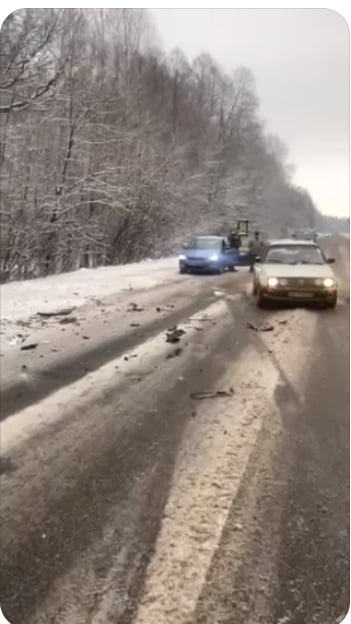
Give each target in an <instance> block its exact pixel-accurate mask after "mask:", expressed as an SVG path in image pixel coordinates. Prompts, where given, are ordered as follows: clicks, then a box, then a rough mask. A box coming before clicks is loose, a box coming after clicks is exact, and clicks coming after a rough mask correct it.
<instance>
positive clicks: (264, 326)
mask: <svg viewBox="0 0 351 624" xmlns="http://www.w3.org/2000/svg"><path fill="white" fill-rule="evenodd" d="M247 326H248V328H249V329H253V330H254V331H257V332H268V331H273V329H274V325H270V324H269V323H261V325H255V323H252V322H251V321H248V322H247Z"/></svg>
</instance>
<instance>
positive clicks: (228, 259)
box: [179, 236, 238, 273]
mask: <svg viewBox="0 0 351 624" xmlns="http://www.w3.org/2000/svg"><path fill="white" fill-rule="evenodd" d="M183 248H184V252H183V253H182V254H181V255H180V256H179V272H180V273H192V272H196V271H198V272H200V271H201V272H211V273H223V271H225V269H229V270H231V271H233V270H234V269H235V266H236V261H237V258H238V250H237V249H233V248H231V247H229V242H228V240H227V239H226V238H225V237H223V236H196V237H195V238H193V239H192V240H191V241H190V243H188V244H187V245H184V247H183Z"/></svg>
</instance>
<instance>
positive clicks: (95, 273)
mask: <svg viewBox="0 0 351 624" xmlns="http://www.w3.org/2000/svg"><path fill="white" fill-rule="evenodd" d="M178 278H179V277H178V273H177V262H176V258H163V259H161V260H144V261H143V262H137V263H133V264H125V265H118V266H110V267H100V268H97V269H80V270H79V271H73V272H71V273H62V274H60V275H50V276H48V277H44V278H38V279H32V280H25V281H20V282H10V283H8V284H2V285H1V286H0V296H1V319H2V321H12V322H15V321H18V320H25V319H28V318H30V317H31V316H32V315H34V314H36V313H37V312H39V311H40V312H53V311H55V310H57V309H59V308H63V307H73V306H74V307H78V306H82V305H85V304H86V303H89V301H91V300H92V299H94V298H103V297H108V296H109V295H113V294H115V293H118V292H120V291H123V290H132V289H133V290H139V289H140V290H144V289H149V288H153V287H154V286H158V285H160V284H163V283H167V282H169V281H172V280H174V281H175V280H177V279H178Z"/></svg>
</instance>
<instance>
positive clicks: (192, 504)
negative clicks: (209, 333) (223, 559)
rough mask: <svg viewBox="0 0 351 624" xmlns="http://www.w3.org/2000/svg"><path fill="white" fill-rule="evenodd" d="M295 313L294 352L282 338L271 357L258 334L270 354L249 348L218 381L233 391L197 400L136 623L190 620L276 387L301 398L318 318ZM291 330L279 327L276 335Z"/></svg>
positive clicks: (185, 622)
mask: <svg viewBox="0 0 351 624" xmlns="http://www.w3.org/2000/svg"><path fill="white" fill-rule="evenodd" d="M293 318H294V321H295V345H294V349H291V345H288V344H287V340H286V339H285V342H282V341H281V340H278V341H277V342H276V345H275V347H274V351H275V359H272V356H270V355H269V353H268V347H269V346H272V345H271V343H270V340H271V339H270V338H267V337H266V336H262V340H263V342H266V344H267V352H266V353H265V354H264V353H263V354H262V353H260V354H259V353H257V352H256V350H254V349H252V348H251V347H250V348H248V349H247V350H246V351H245V353H244V354H243V355H242V357H240V359H239V361H236V362H235V363H234V364H233V367H232V368H231V370H229V371H228V374H227V375H226V377H225V379H224V380H222V382H221V384H222V387H226V385H232V386H233V388H234V389H235V394H234V396H233V397H230V398H226V399H223V400H219V401H218V402H217V403H216V404H215V405H214V403H211V404H210V403H208V404H207V405H201V406H200V407H199V408H198V410H197V415H196V418H195V419H194V421H193V422H192V423H191V424H189V426H188V428H187V430H186V431H185V433H184V446H183V449H182V451H181V452H180V454H179V458H178V462H177V465H176V469H175V476H174V481H173V486H172V489H171V492H170V497H169V500H168V504H167V507H166V510H165V515H164V520H163V523H162V529H161V531H160V534H159V538H158V540H157V544H156V551H155V555H154V558H153V560H152V561H151V564H150V566H149V570H148V574H147V578H146V583H145V591H144V595H143V597H142V599H141V602H140V606H139V610H138V613H137V617H136V619H135V624H150V623H151V622H160V623H161V622H162V623H167V624H190V622H191V621H192V619H191V618H192V614H193V611H194V609H195V607H196V603H197V600H198V598H199V595H200V593H201V591H202V589H203V586H204V583H205V579H206V575H207V571H208V568H209V566H210V563H211V560H212V558H213V555H214V553H215V551H216V549H217V546H218V543H219V541H220V538H221V534H222V531H223V527H224V526H225V522H226V519H227V516H228V513H229V510H230V508H231V506H232V504H233V500H234V499H235V497H236V494H237V492H238V489H239V487H240V484H241V480H242V476H243V474H244V472H245V467H246V465H247V462H248V460H249V458H250V455H251V452H252V450H253V448H254V446H255V442H256V439H257V435H258V432H259V431H260V429H261V427H262V423H263V419H266V418H271V419H272V420H276V418H277V406H276V404H275V401H274V398H273V396H274V390H275V388H276V387H277V386H278V385H279V384H281V383H289V384H292V385H294V386H295V387H299V388H300V393H301V395H300V396H301V400H302V398H303V391H304V388H303V384H302V385H301V384H300V381H301V379H303V378H304V379H306V378H307V376H306V374H305V371H306V367H307V366H308V364H306V362H305V357H304V356H305V354H306V336H308V337H309V338H310V339H311V340H312V339H313V336H314V329H315V326H316V317H315V316H314V315H309V314H308V313H307V314H306V312H305V311H301V313H299V312H298V313H297V314H296V315H295V316H294V317H293ZM296 326H298V331H297V332H296V329H297V327H296ZM288 332H289V329H287V328H286V326H284V329H282V332H281V334H280V337H282V334H286V333H288ZM282 375H283V379H282ZM273 414H275V417H274V418H273V416H272V415H273Z"/></svg>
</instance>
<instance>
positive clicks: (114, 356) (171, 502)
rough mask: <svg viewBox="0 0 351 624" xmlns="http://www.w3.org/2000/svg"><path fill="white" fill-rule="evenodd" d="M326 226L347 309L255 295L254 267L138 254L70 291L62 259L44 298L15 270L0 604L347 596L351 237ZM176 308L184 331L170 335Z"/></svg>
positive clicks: (292, 601) (74, 619)
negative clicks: (189, 265) (195, 272)
mask: <svg viewBox="0 0 351 624" xmlns="http://www.w3.org/2000/svg"><path fill="white" fill-rule="evenodd" d="M325 244H327V245H329V246H331V247H332V252H333V255H336V256H337V260H338V262H337V264H336V270H337V271H338V272H339V275H340V279H341V280H342V288H341V290H342V298H341V300H340V305H338V306H337V308H336V310H335V311H319V310H306V309H292V310H291V309H290V310H276V311H265V312H262V311H258V310H257V309H256V307H255V305H254V302H253V301H252V300H251V298H250V297H249V296H248V291H249V284H250V281H249V275H248V273H246V272H240V273H237V274H227V275H223V276H213V277H206V276H203V277H201V276H198V277H197V276H179V275H177V273H176V272H175V271H174V268H173V264H172V262H173V261H171V260H167V261H157V262H158V263H159V264H158V267H157V268H156V264H154V266H153V269H152V271H149V272H148V275H149V280H151V281H146V282H145V281H144V282H143V284H142V283H141V278H142V277H143V275H144V274H143V275H140V272H139V269H138V270H137V271H136V272H134V268H133V269H131V268H130V267H129V268H128V267H125V268H124V269H123V270H124V272H125V275H124V277H123V279H122V277H121V278H120V281H119V282H118V286H116V287H115V289H113V288H112V287H111V276H112V270H111V272H110V276H108V277H106V276H105V275H104V274H105V273H106V271H103V270H99V271H100V274H101V275H104V277H103V278H100V277H95V278H94V274H93V275H91V274H90V273H89V275H87V276H86V278H87V279H86V281H85V278H84V274H82V275H81V277H80V278H79V279H80V283H79V284H77V281H76V280H77V278H78V276H77V274H71V277H69V278H68V279H67V282H66V290H65V289H64V288H63V286H62V287H61V286H59V284H61V282H60V279H61V280H62V278H60V279H59V278H53V281H56V285H55V287H54V291H55V292H56V294H57V297H56V299H54V297H53V296H52V297H51V298H50V297H49V296H48V295H47V294H46V295H45V294H44V289H45V284H41V283H39V282H43V280H40V281H38V283H37V285H36V288H37V290H36V291H35V294H36V297H35V301H33V298H31V297H30V296H29V297H28V298H27V300H26V299H25V296H26V295H25V292H28V286H25V285H9V286H8V287H2V288H7V291H6V292H7V303H6V304H5V312H4V310H3V318H4V317H5V321H7V322H5V324H4V329H3V331H4V332H5V333H4V334H3V344H2V353H3V356H2V359H1V361H2V369H3V375H2V384H3V395H2V419H3V421H2V431H1V469H2V476H1V490H2V504H1V521H2V526H3V530H2V544H1V548H2V552H1V555H2V557H1V572H2V574H1V577H2V581H1V606H2V608H3V612H4V614H5V615H6V616H7V618H8V619H9V621H10V622H12V624H17V623H22V622H26V623H28V624H44V623H45V624H47V623H50V624H59V623H60V624H153V623H156V622H158V623H159V624H214V623H218V624H229V623H234V622H235V624H257V623H259V622H261V623H262V624H301V623H303V622H309V623H310V624H314V623H316V624H317V623H318V624H319V623H321V624H324V623H325V624H327V622H335V621H337V618H339V617H340V616H342V615H343V613H344V612H345V611H346V609H347V604H348V525H349V522H348V509H349V506H348V458H349V424H348V416H349V324H348V318H349V288H348V274H349V251H348V246H347V245H348V242H347V241H341V240H338V239H333V240H331V241H330V240H328V242H326V243H325ZM162 263H163V264H162ZM167 263H168V265H167ZM166 265H167V266H166ZM115 271H116V270H115ZM80 273H81V272H80ZM136 276H137V277H136ZM144 277H145V278H146V275H144ZM88 278H89V280H88ZM116 278H117V276H116ZM50 279H51V278H50ZM94 279H95V289H94ZM133 280H134V281H133ZM152 280H153V281H152ZM88 283H89V286H87V287H86V289H85V285H86V284H88ZM102 283H103V284H104V286H102V285H101V284H102ZM98 284H100V289H99V287H98ZM143 286H144V288H142V287H143ZM67 288H69V289H70V291H69V292H68V290H67ZM11 289H12V291H13V292H11ZM16 289H17V290H16ZM18 289H22V291H21V292H22V296H23V299H21V301H22V303H21V309H20V310H19V311H18V312H17V313H16V316H15V317H13V320H12V321H11V322H10V316H11V315H13V313H14V308H13V303H14V302H16V299H17V301H18V300H19V299H20V297H19V290H18ZM60 289H61V290H60ZM124 289H126V290H124ZM128 289H130V290H128ZM15 291H16V294H15V295H14V292H15ZM54 291H52V292H54ZM3 292H4V291H3ZM48 292H49V291H48V289H47V288H46V293H48ZM75 292H76V293H78V294H76V295H75V294H74V293H75ZM60 293H61V294H60ZM91 297H94V300H92V299H91ZM75 298H76V299H75ZM45 300H46V301H47V302H48V303H46V301H45ZM68 304H69V305H70V306H72V307H73V305H74V306H76V307H75V309H74V310H72V312H71V313H70V314H67V315H63V316H50V317H43V316H37V312H40V311H41V312H43V311H44V312H45V311H55V310H58V307H60V306H61V307H62V305H65V306H66V305H68ZM45 305H46V306H48V307H47V308H46V309H44V307H43V306H45ZM6 306H7V307H6ZM50 306H51V307H50ZM64 319H65V320H64ZM67 319H71V320H70V321H69V320H67ZM72 319H73V320H72ZM63 320H64V322H62V321H63ZM18 321H20V322H22V324H21V325H18ZM248 321H251V322H252V323H253V324H254V325H257V326H259V325H260V324H261V323H262V322H265V323H266V324H268V326H270V327H271V328H272V329H270V330H269V331H262V332H261V331H254V330H252V329H250V328H249V327H248ZM175 325H177V326H178V328H180V329H183V331H184V334H182V335H181V336H180V337H179V342H175V343H169V342H167V341H166V337H167V331H168V330H169V328H170V327H172V326H175ZM19 334H21V335H19ZM171 337H172V336H171ZM28 344H36V345H37V346H36V347H35V348H33V349H29V350H25V351H21V346H23V345H28Z"/></svg>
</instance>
